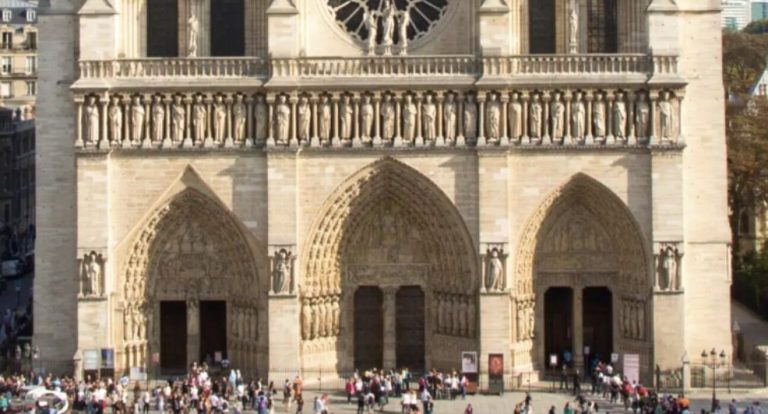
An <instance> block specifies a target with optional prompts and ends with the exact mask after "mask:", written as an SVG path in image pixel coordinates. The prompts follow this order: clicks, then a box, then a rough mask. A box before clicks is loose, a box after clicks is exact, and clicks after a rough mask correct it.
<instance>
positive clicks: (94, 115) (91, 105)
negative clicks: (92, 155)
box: [84, 96, 99, 144]
mask: <svg viewBox="0 0 768 414" xmlns="http://www.w3.org/2000/svg"><path fill="white" fill-rule="evenodd" d="M84 111H85V142H86V143H87V144H96V143H98V142H99V107H98V106H97V105H96V97H95V96H89V97H88V100H87V102H86V104H85V109H84Z"/></svg>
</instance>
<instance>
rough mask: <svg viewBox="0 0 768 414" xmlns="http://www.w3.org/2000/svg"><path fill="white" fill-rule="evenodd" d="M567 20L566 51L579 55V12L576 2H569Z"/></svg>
mask: <svg viewBox="0 0 768 414" xmlns="http://www.w3.org/2000/svg"><path fill="white" fill-rule="evenodd" d="M569 9H570V15H569V18H568V33H569V36H568V49H569V50H570V52H571V53H579V10H578V6H577V5H576V0H571V5H570V7H569Z"/></svg>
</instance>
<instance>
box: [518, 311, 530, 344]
mask: <svg viewBox="0 0 768 414" xmlns="http://www.w3.org/2000/svg"><path fill="white" fill-rule="evenodd" d="M515 319H516V322H517V340H518V341H524V340H525V339H526V338H525V334H526V332H528V328H526V326H525V325H526V323H527V322H528V318H526V317H525V308H524V307H523V304H522V303H518V304H517V313H516V314H515Z"/></svg>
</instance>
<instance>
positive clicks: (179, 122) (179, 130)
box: [171, 95, 187, 142]
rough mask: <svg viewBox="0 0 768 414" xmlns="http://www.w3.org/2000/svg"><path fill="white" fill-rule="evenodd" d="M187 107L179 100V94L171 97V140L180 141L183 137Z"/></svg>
mask: <svg viewBox="0 0 768 414" xmlns="http://www.w3.org/2000/svg"><path fill="white" fill-rule="evenodd" d="M186 116H187V109H186V108H185V107H184V103H183V102H182V101H181V96H180V95H176V96H174V97H173V105H172V106H171V130H172V131H173V137H172V139H173V141H174V142H180V141H182V140H183V139H184V124H185V123H186Z"/></svg>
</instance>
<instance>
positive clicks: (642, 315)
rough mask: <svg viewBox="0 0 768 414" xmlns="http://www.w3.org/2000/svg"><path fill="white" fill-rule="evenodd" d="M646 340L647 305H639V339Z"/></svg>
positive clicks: (640, 303)
mask: <svg viewBox="0 0 768 414" xmlns="http://www.w3.org/2000/svg"><path fill="white" fill-rule="evenodd" d="M643 338H645V304H644V303H643V302H638V304H637V339H643Z"/></svg>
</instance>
